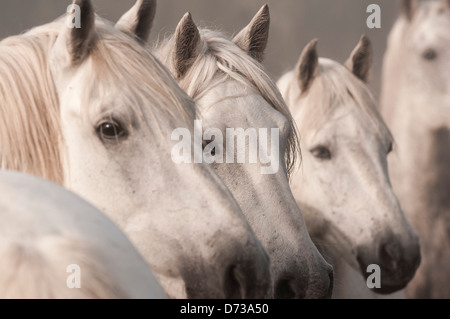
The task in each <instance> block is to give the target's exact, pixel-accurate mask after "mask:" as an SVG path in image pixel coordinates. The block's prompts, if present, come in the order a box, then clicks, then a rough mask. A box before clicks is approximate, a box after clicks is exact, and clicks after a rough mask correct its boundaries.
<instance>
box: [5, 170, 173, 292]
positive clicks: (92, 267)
mask: <svg viewBox="0 0 450 319" xmlns="http://www.w3.org/2000/svg"><path fill="white" fill-rule="evenodd" d="M0 193H1V194H2V196H1V197H0V220H1V223H0V233H1V241H0V260H1V263H0V298H57V299H59V298H83V299H84V298H140V299H141V298H158V299H161V298H167V296H166V295H165V293H164V291H163V289H162V287H161V286H160V285H159V283H158V282H157V280H156V278H155V276H154V274H153V272H152V271H151V269H150V266H149V265H148V264H147V262H146V261H145V260H144V259H143V258H142V256H141V255H140V254H139V253H138V252H137V250H136V249H135V248H134V246H133V245H132V244H131V242H130V241H129V239H128V238H127V237H126V236H125V235H124V234H123V233H122V232H121V231H120V230H119V229H118V228H117V226H116V225H115V224H113V222H112V221H110V220H109V219H108V218H106V216H105V215H104V214H103V213H102V212H100V211H99V210H98V209H96V208H94V207H93V206H91V205H90V204H88V203H87V202H85V201H84V200H82V199H80V198H79V197H78V196H76V195H74V194H73V193H71V192H69V191H67V190H66V189H64V188H62V187H60V186H58V185H56V184H53V183H50V182H48V181H45V180H42V179H39V178H36V177H32V176H30V175H25V174H22V173H13V172H6V171H4V172H0ZM73 285H77V286H75V287H74V286H73Z"/></svg>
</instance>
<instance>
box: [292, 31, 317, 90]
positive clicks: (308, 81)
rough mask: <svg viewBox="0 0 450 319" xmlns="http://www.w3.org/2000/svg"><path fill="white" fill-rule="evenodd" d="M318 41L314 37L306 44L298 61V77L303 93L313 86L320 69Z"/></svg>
mask: <svg viewBox="0 0 450 319" xmlns="http://www.w3.org/2000/svg"><path fill="white" fill-rule="evenodd" d="M317 42H318V40H317V39H314V40H312V41H311V42H309V43H308V44H307V45H306V47H305V48H304V49H303V51H302V54H301V55H300V59H299V60H298V63H297V68H296V70H297V79H298V80H299V83H300V90H301V92H302V94H303V93H305V92H306V91H308V89H309V88H310V87H311V85H312V83H313V82H314V79H315V78H316V76H317V74H318V71H319V55H318V54H317Z"/></svg>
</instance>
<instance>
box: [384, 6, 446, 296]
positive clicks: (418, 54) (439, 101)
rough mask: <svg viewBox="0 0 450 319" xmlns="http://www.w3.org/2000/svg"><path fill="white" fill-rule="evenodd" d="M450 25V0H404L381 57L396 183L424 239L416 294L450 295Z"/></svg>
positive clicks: (413, 292) (412, 290)
mask: <svg viewBox="0 0 450 319" xmlns="http://www.w3.org/2000/svg"><path fill="white" fill-rule="evenodd" d="M419 4H420V7H419ZM449 30H450V3H449V1H429V2H420V3H419V2H418V1H403V3H402V14H401V16H400V17H399V19H398V20H397V22H396V23H395V25H394V27H393V29H392V31H391V33H390V35H389V39H388V48H387V51H386V53H385V57H384V65H383V85H382V113H383V115H384V117H385V119H386V122H387V124H388V126H389V127H390V129H391V130H392V133H393V136H394V138H395V140H396V144H397V145H398V147H397V149H396V152H395V154H393V155H392V156H390V157H389V168H390V172H391V176H392V184H393V187H394V190H395V192H396V193H397V194H398V197H399V199H400V202H401V203H402V206H403V209H404V211H405V214H406V216H407V217H408V219H409V220H411V223H412V225H413V226H414V228H415V229H416V230H417V232H418V233H419V237H420V241H421V253H422V264H421V266H420V267H419V269H418V271H417V274H416V276H415V277H414V279H413V281H412V282H411V284H410V285H409V286H408V287H407V289H406V293H407V296H408V297H411V298H450V271H449V269H450V51H449V48H450V33H449Z"/></svg>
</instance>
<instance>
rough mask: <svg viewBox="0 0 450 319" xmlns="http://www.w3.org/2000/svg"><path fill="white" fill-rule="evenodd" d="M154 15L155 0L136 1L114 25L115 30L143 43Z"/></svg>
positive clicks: (150, 27)
mask: <svg viewBox="0 0 450 319" xmlns="http://www.w3.org/2000/svg"><path fill="white" fill-rule="evenodd" d="M155 14H156V0H138V1H136V3H135V5H134V6H133V7H132V8H131V9H130V10H129V11H128V12H126V13H125V14H124V15H123V16H122V17H121V18H120V19H119V21H118V22H117V23H116V29H118V30H120V31H122V32H124V33H127V34H129V35H131V36H133V37H136V38H137V39H138V40H139V41H141V42H143V43H145V42H147V40H148V37H149V36H150V31H151V29H152V26H153V21H154V19H155Z"/></svg>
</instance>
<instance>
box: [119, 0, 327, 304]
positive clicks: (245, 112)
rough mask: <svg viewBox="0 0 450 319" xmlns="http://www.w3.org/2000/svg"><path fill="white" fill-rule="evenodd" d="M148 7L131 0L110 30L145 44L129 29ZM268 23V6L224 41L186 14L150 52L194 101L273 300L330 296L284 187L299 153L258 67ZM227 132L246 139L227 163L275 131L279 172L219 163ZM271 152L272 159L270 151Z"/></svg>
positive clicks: (283, 110)
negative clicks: (264, 131)
mask: <svg viewBox="0 0 450 319" xmlns="http://www.w3.org/2000/svg"><path fill="white" fill-rule="evenodd" d="M149 2H152V3H154V2H155V1H138V2H137V3H136V5H135V6H134V7H133V8H132V9H131V10H130V11H129V12H128V13H126V14H125V15H124V17H123V18H122V19H121V20H120V21H119V22H118V24H117V25H116V27H117V28H118V29H120V30H122V31H125V32H127V33H129V34H132V35H135V36H136V37H137V38H138V39H139V40H141V42H145V41H146V38H145V37H142V36H141V35H140V33H139V32H137V33H136V32H134V30H136V29H138V30H142V28H139V27H136V26H138V25H140V24H142V23H140V22H139V21H142V19H141V18H140V17H139V15H138V14H137V13H138V12H143V11H144V10H143V9H142V6H143V5H144V4H145V3H149ZM269 20H270V18H269V11H268V7H267V6H263V8H262V9H261V10H260V11H259V12H258V13H257V14H256V16H255V17H254V18H253V19H252V21H251V22H250V24H249V25H248V26H247V27H246V28H244V29H243V30H242V31H241V32H240V33H239V34H238V35H237V36H236V37H235V38H234V40H233V41H231V40H228V39H227V38H226V37H225V36H224V35H223V34H221V33H219V32H215V31H211V30H207V29H203V30H199V29H198V28H197V26H196V24H195V23H194V21H193V20H192V18H191V15H190V14H189V13H187V14H186V15H185V16H184V17H183V19H182V20H181V21H180V23H179V24H178V26H177V29H176V32H175V35H174V36H173V37H171V38H170V39H167V40H166V41H165V42H164V43H162V44H161V45H160V47H159V48H157V49H156V50H155V54H156V56H157V57H159V58H160V59H161V61H162V62H163V63H164V64H165V65H167V66H168V67H169V69H170V70H171V71H172V74H173V75H174V76H175V78H176V79H177V80H178V82H179V84H180V86H181V88H183V89H184V90H185V91H186V92H187V93H188V95H189V96H191V97H192V98H193V99H194V101H195V102H196V104H197V111H198V113H199V115H200V117H201V120H203V126H204V128H205V132H206V130H208V129H211V130H214V132H215V133H214V134H212V136H210V137H209V138H210V139H212V140H214V141H215V142H216V143H215V146H214V148H210V149H209V152H210V155H211V156H212V157H213V158H214V160H213V161H214V163H213V164H212V166H213V167H214V169H215V170H216V171H217V173H218V175H219V176H220V177H221V178H222V179H223V180H224V181H225V184H226V185H227V186H228V188H229V189H230V190H231V192H232V193H233V195H234V197H235V198H236V199H237V201H238V203H239V205H240V207H241V208H242V210H243V212H244V214H245V215H246V217H247V219H248V220H249V222H250V225H251V226H252V228H253V230H254V231H255V234H256V235H257V236H258V238H259V239H260V240H261V242H262V244H263V246H264V248H265V249H266V250H267V252H268V253H269V256H270V259H271V270H272V277H273V281H274V296H275V297H276V298H292V297H295V298H299V297H307V298H314V297H315V298H321V297H326V296H330V295H331V291H332V281H333V274H332V269H331V267H330V266H329V265H328V264H327V263H326V262H325V260H324V259H323V257H322V256H321V255H320V253H319V252H318V250H317V248H316V247H315V246H314V244H313V243H312V241H311V239H310V237H309V234H308V232H307V229H306V226H305V223H304V220H303V217H302V215H301V212H300V210H299V208H298V206H297V204H296V202H295V200H294V198H293V196H292V193H291V190H290V187H289V180H288V175H289V173H290V172H291V171H292V168H293V167H294V163H295V156H296V153H297V152H298V144H297V143H298V142H297V137H296V129H295V126H294V124H293V120H292V117H291V115H290V113H289V110H288V109H287V106H286V105H285V103H284V101H283V99H282V97H281V95H280V92H279V91H278V89H277V87H276V85H275V83H274V82H273V81H272V80H271V79H270V77H269V76H268V75H267V74H266V73H265V71H264V70H263V69H262V67H261V65H260V64H259V62H261V61H262V58H263V54H264V49H265V47H266V44H267V39H268V30H269ZM130 26H132V27H131V28H130ZM144 34H145V36H146V35H148V32H146V33H144ZM226 128H241V129H242V131H244V130H246V131H245V133H246V134H247V136H246V138H248V139H246V141H243V144H241V145H240V146H239V145H238V147H237V148H235V149H234V150H233V153H231V155H232V157H234V158H236V157H237V155H236V152H237V150H238V148H239V150H240V151H242V149H244V150H245V151H246V154H248V156H249V158H251V157H252V156H254V155H255V154H257V151H256V150H254V149H253V150H251V149H250V147H249V143H250V142H249V141H250V139H251V138H252V137H251V135H252V134H251V130H252V129H256V130H258V129H260V128H268V129H272V128H276V129H279V132H280V136H279V137H280V143H279V144H280V145H279V149H278V150H279V156H278V157H277V158H275V159H274V160H275V161H277V162H278V163H279V170H278V171H277V172H276V173H274V174H271V175H262V174H261V168H262V166H263V165H262V164H261V163H260V162H258V163H254V164H252V163H249V161H247V162H246V163H243V164H237V162H236V161H235V162H234V163H225V161H223V163H218V162H219V161H220V159H224V156H225V153H226V152H225V151H224V145H223V144H222V142H223V143H225V142H226V141H225V139H224V140H223V141H221V142H217V140H218V135H223V136H225V135H226V133H225V132H226ZM232 138H233V139H234V137H232ZM253 138H254V136H253ZM272 142H273V141H272ZM244 143H245V144H244ZM207 147H208V146H207ZM265 147H266V148H267V146H265ZM205 150H206V148H205ZM228 151H229V149H227V152H228ZM260 151H261V150H260ZM265 151H267V149H265ZM271 152H272V154H275V150H273V149H272V151H271ZM285 160H286V161H285Z"/></svg>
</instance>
